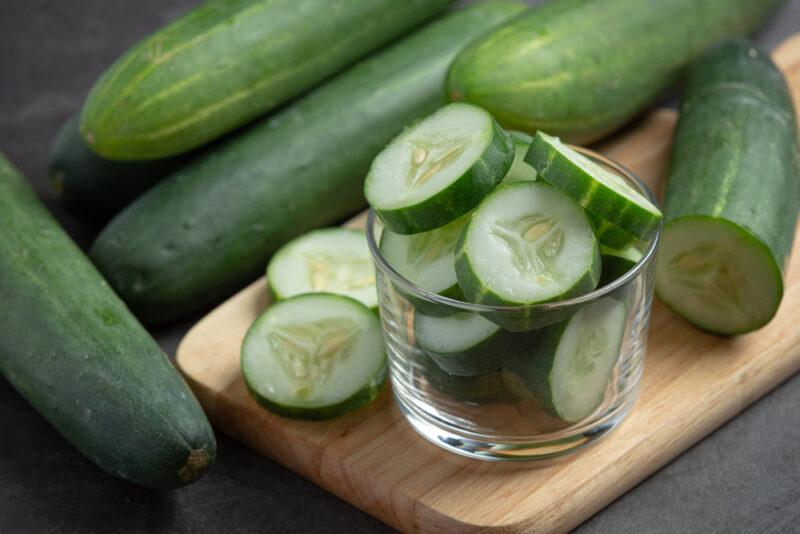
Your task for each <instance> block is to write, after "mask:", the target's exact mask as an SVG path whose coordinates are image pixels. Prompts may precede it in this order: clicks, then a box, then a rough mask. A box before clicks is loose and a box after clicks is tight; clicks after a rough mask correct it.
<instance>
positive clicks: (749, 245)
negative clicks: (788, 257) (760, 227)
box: [656, 216, 783, 335]
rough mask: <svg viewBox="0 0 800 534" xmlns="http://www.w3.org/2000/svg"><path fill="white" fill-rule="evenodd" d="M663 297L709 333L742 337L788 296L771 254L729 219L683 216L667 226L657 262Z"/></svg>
mask: <svg viewBox="0 0 800 534" xmlns="http://www.w3.org/2000/svg"><path fill="white" fill-rule="evenodd" d="M656 291H657V293H658V296H659V298H660V299H661V300H662V301H663V302H664V303H665V304H666V305H667V306H669V307H670V308H672V309H673V310H675V311H676V312H677V313H678V314H680V315H681V316H683V317H685V318H686V319H688V320H689V321H690V322H692V323H694V324H695V325H697V326H699V327H700V328H702V329H704V330H708V331H709V332H714V333H717V334H728V335H731V334H737V333H742V332H749V331H751V330H755V329H757V328H760V327H761V326H763V325H765V324H766V323H768V322H769V320H770V319H772V317H773V316H774V315H775V312H776V310H777V309H778V305H779V304H780V301H781V296H782V294H783V283H782V280H781V271H780V268H779V267H778V265H777V264H776V263H775V259H774V257H773V255H772V254H771V253H770V250H769V249H768V248H767V247H766V246H765V245H764V244H763V243H762V242H761V241H760V240H758V239H756V238H755V237H753V235H752V234H750V233H749V232H748V231H747V230H745V229H744V228H742V227H741V226H738V225H736V224H734V223H731V222H729V221H726V220H725V219H718V218H714V217H705V216H686V217H679V218H677V219H673V220H671V221H670V222H669V223H667V226H666V229H665V231H664V233H663V235H662V237H661V245H660V248H659V252H658V262H657V263H656Z"/></svg>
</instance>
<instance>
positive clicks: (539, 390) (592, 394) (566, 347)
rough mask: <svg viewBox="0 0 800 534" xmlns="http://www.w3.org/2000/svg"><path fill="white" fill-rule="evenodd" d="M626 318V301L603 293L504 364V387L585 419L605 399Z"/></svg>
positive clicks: (564, 415)
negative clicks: (601, 296)
mask: <svg viewBox="0 0 800 534" xmlns="http://www.w3.org/2000/svg"><path fill="white" fill-rule="evenodd" d="M625 321H626V312H625V305H624V304H623V303H622V302H620V301H618V300H616V299H613V298H611V297H603V298H601V299H599V300H597V301H595V302H592V303H591V304H587V305H585V306H583V307H582V308H581V309H580V310H578V311H577V312H576V313H575V314H574V315H573V316H572V317H570V318H569V319H567V320H565V321H562V322H560V323H558V324H555V325H552V326H549V327H547V328H545V329H543V330H540V331H538V332H537V333H536V334H537V335H536V338H537V341H536V342H535V344H534V346H533V347H531V348H530V349H529V350H528V353H527V354H524V355H521V356H518V357H516V358H513V359H510V360H509V361H508V362H507V363H506V364H505V365H504V366H503V371H504V373H503V378H504V380H506V384H507V385H508V388H509V389H510V390H512V391H514V392H515V393H517V394H518V395H520V396H521V397H522V398H526V397H531V398H534V399H536V400H538V401H540V402H541V403H542V404H543V405H544V406H545V407H546V408H547V409H548V410H549V411H550V412H552V413H553V414H554V415H556V416H557V417H559V418H561V419H563V420H564V421H566V422H568V423H577V422H579V421H581V420H583V419H585V418H586V417H588V416H590V415H591V414H592V413H593V412H594V411H595V410H596V409H597V408H598V407H599V406H600V405H601V404H602V402H603V400H604V399H605V394H606V389H607V388H608V385H609V382H610V380H611V375H612V372H613V370H614V366H615V364H616V362H617V360H618V359H619V354H620V347H621V346H622V338H623V335H624V334H625Z"/></svg>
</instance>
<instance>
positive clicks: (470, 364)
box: [414, 312, 506, 376]
mask: <svg viewBox="0 0 800 534" xmlns="http://www.w3.org/2000/svg"><path fill="white" fill-rule="evenodd" d="M504 333H505V332H504V331H502V330H501V329H500V327H499V326H497V325H496V324H494V323H493V322H491V321H488V320H486V319H484V318H483V317H481V316H480V315H478V314H476V313H469V312H459V313H455V314H452V315H449V316H447V317H432V316H428V315H423V314H421V313H418V314H416V316H415V317H414V336H415V339H416V341H417V344H418V345H419V346H420V347H421V348H422V349H423V350H425V352H427V353H428V355H429V356H430V357H431V358H432V359H433V360H434V361H435V362H436V363H437V364H438V365H439V367H441V368H442V369H443V370H444V371H446V372H447V373H450V374H453V375H458V376H475V375H482V374H485V373H488V372H490V371H492V370H495V369H498V368H499V367H500V366H501V365H502V364H503V360H504V359H505V356H506V353H505V350H503V343H502V341H503V338H504Z"/></svg>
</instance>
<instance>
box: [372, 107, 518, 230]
mask: <svg viewBox="0 0 800 534" xmlns="http://www.w3.org/2000/svg"><path fill="white" fill-rule="evenodd" d="M513 160H514V144H513V143H512V141H511V138H510V137H509V136H508V134H506V133H505V132H504V131H503V129H502V128H500V126H499V125H498V124H497V123H496V122H495V120H494V119H493V118H492V116H491V115H489V114H488V113H486V112H485V111H484V110H482V109H480V108H477V107H475V106H470V105H468V104H450V105H448V106H445V107H443V108H441V109H439V110H437V111H436V112H435V113H433V114H432V115H430V116H428V117H425V119H423V120H421V121H419V122H417V123H415V124H413V125H411V126H409V127H408V128H406V129H405V130H404V131H403V132H402V133H401V134H400V135H399V136H397V138H395V139H394V140H393V141H392V142H391V143H390V144H389V145H388V146H387V147H386V148H384V149H383V151H382V152H381V153H380V154H378V155H377V156H376V157H375V160H374V161H373V162H372V166H371V167H370V170H369V174H367V179H366V181H365V182H364V196H365V197H366V199H367V202H368V203H369V205H370V206H371V207H372V209H374V210H375V213H376V214H377V215H378V217H380V219H381V220H382V221H383V222H384V224H385V225H386V227H387V228H388V229H389V230H391V231H393V232H395V233H399V234H415V233H418V232H428V231H430V230H433V229H434V228H438V227H440V226H444V225H445V224H447V223H449V222H451V221H454V220H455V219H457V218H459V217H461V216H462V215H464V214H465V213H467V212H469V211H471V210H472V208H474V207H475V206H477V205H478V203H480V201H481V200H483V197H485V196H486V195H487V194H489V193H490V192H491V191H492V190H493V189H494V188H495V187H496V186H497V184H499V183H500V182H501V181H502V180H503V177H504V176H505V175H506V173H507V172H508V169H510V168H511V163H512V162H513Z"/></svg>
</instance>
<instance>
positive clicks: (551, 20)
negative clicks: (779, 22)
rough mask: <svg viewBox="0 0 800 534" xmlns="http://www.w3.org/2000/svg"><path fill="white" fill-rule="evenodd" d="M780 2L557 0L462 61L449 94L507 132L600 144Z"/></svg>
mask: <svg viewBox="0 0 800 534" xmlns="http://www.w3.org/2000/svg"><path fill="white" fill-rule="evenodd" d="M781 2H782V0H757V1H754V0H557V1H553V0H551V1H549V2H546V3H545V4H543V5H542V6H538V7H536V8H534V9H532V10H531V11H529V12H528V13H526V14H524V15H522V16H520V17H518V18H516V19H514V20H513V21H511V22H509V23H507V24H505V25H504V26H502V27H500V28H498V29H496V30H495V31H494V32H492V33H491V34H488V35H487V36H485V37H484V38H482V39H479V40H478V41H476V42H475V43H474V44H472V45H471V46H469V47H468V48H466V49H465V50H464V51H463V52H462V53H461V54H459V56H458V58H457V59H456V61H455V62H454V63H453V67H452V68H451V70H450V72H449V74H448V78H447V93H448V95H449V97H450V98H451V99H452V100H464V101H467V102H471V103H473V104H476V105H478V106H481V107H483V108H485V109H486V110H488V111H490V112H491V113H492V114H493V115H494V116H495V118H496V119H497V120H498V121H499V122H500V124H502V125H503V126H505V127H507V128H512V129H516V130H523V131H527V132H530V133H533V132H534V131H536V130H539V129H541V130H544V131H545V132H547V133H549V134H551V135H556V136H559V137H562V138H564V139H566V140H567V141H570V142H574V143H583V142H589V141H593V140H595V139H598V138H600V137H602V136H603V135H605V134H606V133H608V132H611V131H612V130H614V129H615V128H617V127H619V126H621V125H622V124H623V123H625V122H626V121H628V120H629V119H631V118H632V117H633V116H634V115H636V114H637V113H639V112H640V111H641V110H642V109H643V108H644V107H645V106H647V105H648V104H650V103H651V102H652V101H653V100H654V99H655V98H656V97H657V96H658V95H659V94H660V93H662V92H663V91H664V90H666V89H667V88H669V87H670V86H671V85H672V84H673V83H674V82H676V81H677V79H678V77H679V75H680V73H681V70H682V69H683V67H684V66H685V65H686V64H687V63H689V62H690V61H691V60H692V59H694V58H695V57H697V56H698V55H699V54H701V53H702V52H703V51H704V50H705V49H706V48H708V47H709V46H710V45H712V44H713V43H715V42H716V41H718V40H719V39H721V38H724V37H727V36H730V35H744V34H747V33H749V32H751V31H753V30H754V29H755V28H757V27H758V26H759V25H760V24H761V23H762V22H763V21H764V20H765V19H766V17H767V16H769V15H770V14H771V13H772V12H773V11H774V10H775V9H776V8H777V7H778V6H779V5H780V4H781Z"/></svg>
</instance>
